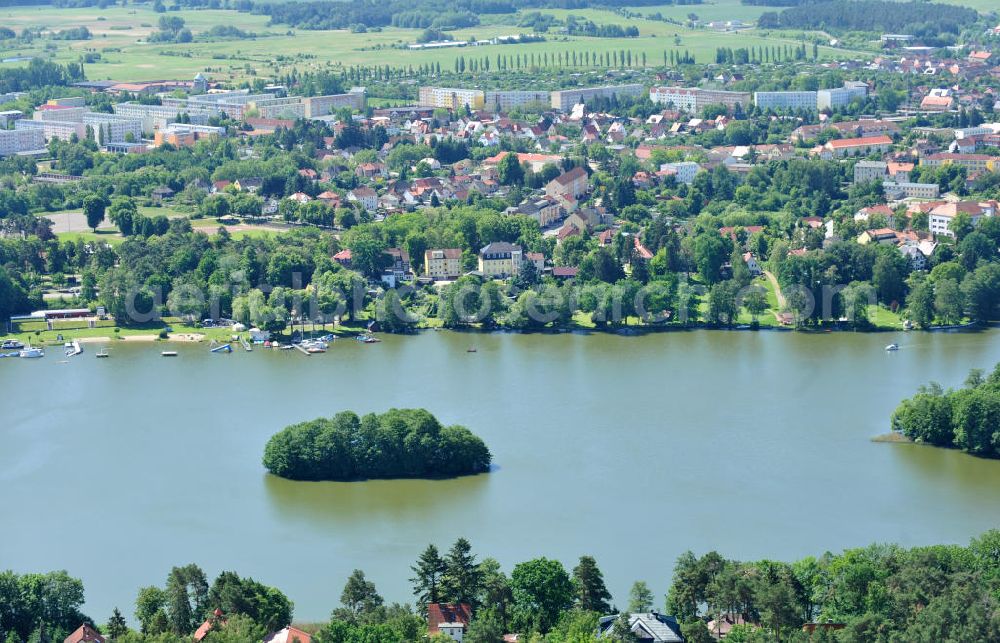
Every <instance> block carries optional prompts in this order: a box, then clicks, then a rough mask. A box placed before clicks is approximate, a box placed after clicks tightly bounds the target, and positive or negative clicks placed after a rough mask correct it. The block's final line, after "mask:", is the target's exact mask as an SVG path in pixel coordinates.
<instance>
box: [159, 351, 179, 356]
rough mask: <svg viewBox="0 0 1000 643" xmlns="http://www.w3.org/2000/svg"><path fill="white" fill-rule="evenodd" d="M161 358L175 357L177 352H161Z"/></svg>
mask: <svg viewBox="0 0 1000 643" xmlns="http://www.w3.org/2000/svg"><path fill="white" fill-rule="evenodd" d="M160 356H161V357H177V351H163V352H161V353H160Z"/></svg>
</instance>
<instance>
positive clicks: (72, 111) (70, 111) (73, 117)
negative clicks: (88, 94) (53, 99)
mask: <svg viewBox="0 0 1000 643" xmlns="http://www.w3.org/2000/svg"><path fill="white" fill-rule="evenodd" d="M86 113H87V108H86V107H62V106H57V105H39V106H38V108H37V109H36V110H35V113H34V114H32V115H31V118H32V120H36V121H63V122H71V121H79V120H80V119H81V118H82V117H83V115H84V114H86Z"/></svg>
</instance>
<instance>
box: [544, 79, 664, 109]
mask: <svg viewBox="0 0 1000 643" xmlns="http://www.w3.org/2000/svg"><path fill="white" fill-rule="evenodd" d="M645 91H646V87H645V85H639V84H632V85H609V86H606V87H586V88H583V89H563V90H559V91H554V92H552V93H551V95H550V98H551V105H552V109H558V110H559V111H562V112H568V111H570V110H571V109H573V106H574V105H577V104H579V103H586V102H587V101H592V100H594V99H598V98H611V97H613V96H616V97H618V98H621V97H623V96H624V97H630V98H637V97H639V96H642V94H643V93H644V92H645Z"/></svg>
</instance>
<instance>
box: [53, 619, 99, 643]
mask: <svg viewBox="0 0 1000 643" xmlns="http://www.w3.org/2000/svg"><path fill="white" fill-rule="evenodd" d="M63 643H104V637H103V636H101V635H100V634H98V633H97V630H95V629H94V628H92V627H90V626H89V625H87V624H86V623H84V624H83V625H81V626H80V627H78V628H76V631H74V632H73V633H72V634H70V635H69V636H67V637H66V638H65V639H64V640H63Z"/></svg>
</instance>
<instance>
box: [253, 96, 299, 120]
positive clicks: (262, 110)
mask: <svg viewBox="0 0 1000 643" xmlns="http://www.w3.org/2000/svg"><path fill="white" fill-rule="evenodd" d="M249 111H256V112H257V116H258V117H260V118H288V119H296V118H303V117H304V116H305V115H306V106H305V105H304V104H303V103H302V98H301V97H299V96H287V97H278V96H269V97H268V98H258V99H256V100H253V101H250V102H249V103H247V106H246V110H245V111H244V116H245V115H246V112H249Z"/></svg>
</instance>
